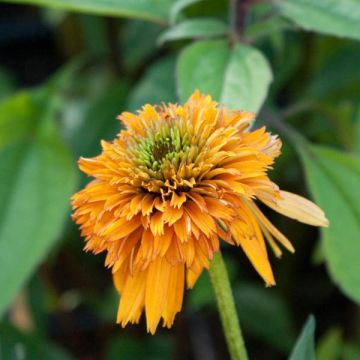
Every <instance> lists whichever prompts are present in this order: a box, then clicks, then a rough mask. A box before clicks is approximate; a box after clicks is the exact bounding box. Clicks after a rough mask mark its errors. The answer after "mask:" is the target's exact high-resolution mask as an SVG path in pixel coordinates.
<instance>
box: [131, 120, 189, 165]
mask: <svg viewBox="0 0 360 360" xmlns="http://www.w3.org/2000/svg"><path fill="white" fill-rule="evenodd" d="M172 125H173V124H172ZM153 130H154V131H153V132H151V133H148V136H147V137H146V138H143V139H142V141H140V142H139V143H138V148H137V158H138V160H139V161H140V162H141V163H142V164H143V165H145V166H146V167H147V168H148V169H151V170H153V171H159V170H161V168H162V167H163V165H164V164H165V163H167V164H168V163H169V162H170V163H172V164H173V165H175V167H177V166H178V165H179V161H181V160H182V158H183V157H184V153H186V151H187V150H188V149H189V141H188V140H187V137H182V136H181V134H180V130H179V128H178V127H176V126H173V127H172V126H170V124H169V126H163V127H161V128H160V129H156V132H155V129H153Z"/></svg>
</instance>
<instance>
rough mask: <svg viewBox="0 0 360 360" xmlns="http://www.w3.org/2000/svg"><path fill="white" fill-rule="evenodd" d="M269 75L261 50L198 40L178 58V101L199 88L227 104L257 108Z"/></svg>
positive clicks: (221, 42) (246, 108) (263, 97)
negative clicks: (232, 47)
mask: <svg viewBox="0 0 360 360" xmlns="http://www.w3.org/2000/svg"><path fill="white" fill-rule="evenodd" d="M271 79H272V75H271V70H270V67H269V65H268V63H267V61H266V59H265V58H264V57H263V55H262V54H261V52H259V51H258V50H256V49H255V48H252V47H248V46H245V45H242V44H237V45H236V46H235V48H234V49H233V50H232V51H230V49H229V48H228V45H227V42H226V41H221V40H217V41H202V42H197V43H194V44H192V45H190V46H188V47H187V48H186V49H185V50H184V51H183V52H182V54H181V55H180V58H179V61H178V69H177V80H178V91H179V94H180V99H181V101H185V100H186V99H187V98H188V97H189V96H190V95H191V94H192V93H193V91H194V90H195V89H199V90H200V91H201V92H203V93H206V94H210V95H211V96H212V97H213V98H214V99H215V100H217V101H220V102H221V103H223V104H224V105H226V106H228V107H230V108H233V109H242V110H247V111H254V112H257V111H258V110H259V109H260V107H261V105H262V103H263V101H264V100H265V97H266V94H267V91H268V86H269V84H270V82H271Z"/></svg>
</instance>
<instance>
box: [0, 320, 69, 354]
mask: <svg viewBox="0 0 360 360" xmlns="http://www.w3.org/2000/svg"><path fill="white" fill-rule="evenodd" d="M0 359H9V360H11V359H26V360H39V359H46V360H71V359H73V357H72V356H70V354H68V353H67V352H65V351H64V350H63V349H61V348H60V347H58V346H55V345H53V344H51V343H48V342H46V341H45V339H43V338H41V337H39V336H35V335H32V334H25V333H22V332H20V331H19V330H17V329H16V328H14V327H13V326H11V325H9V324H6V323H4V324H1V325H0Z"/></svg>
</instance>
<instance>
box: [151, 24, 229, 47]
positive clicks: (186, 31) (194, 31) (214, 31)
mask: <svg viewBox="0 0 360 360" xmlns="http://www.w3.org/2000/svg"><path fill="white" fill-rule="evenodd" d="M227 32H228V27H227V25H226V24H225V23H224V22H222V21H219V20H216V19H211V18H209V19H205V18H199V19H190V20H184V21H183V22H181V23H179V24H177V25H175V26H173V27H171V28H170V29H168V30H166V31H165V32H163V33H162V34H161V36H160V37H159V39H158V43H159V44H160V45H161V44H163V43H164V42H167V41H172V40H181V39H191V38H210V37H216V36H221V35H225V34H226V33H227Z"/></svg>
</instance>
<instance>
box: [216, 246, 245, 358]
mask: <svg viewBox="0 0 360 360" xmlns="http://www.w3.org/2000/svg"><path fill="white" fill-rule="evenodd" d="M209 273H210V279H211V283H212V286H213V289H214V292H215V296H216V302H217V305H218V309H219V313H220V318H221V322H222V326H223V330H224V334H225V338H226V342H227V345H228V348H229V353H230V356H231V359H232V360H247V359H248V355H247V352H246V348H245V343H244V339H243V337H242V333H241V329H240V324H239V319H238V316H237V313H236V308H235V303H234V298H233V295H232V291H231V287H230V282H229V277H228V274H227V271H226V267H225V263H224V261H223V259H222V256H221V254H220V253H218V254H215V256H214V259H213V261H212V262H211V268H210V271H209Z"/></svg>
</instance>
